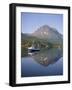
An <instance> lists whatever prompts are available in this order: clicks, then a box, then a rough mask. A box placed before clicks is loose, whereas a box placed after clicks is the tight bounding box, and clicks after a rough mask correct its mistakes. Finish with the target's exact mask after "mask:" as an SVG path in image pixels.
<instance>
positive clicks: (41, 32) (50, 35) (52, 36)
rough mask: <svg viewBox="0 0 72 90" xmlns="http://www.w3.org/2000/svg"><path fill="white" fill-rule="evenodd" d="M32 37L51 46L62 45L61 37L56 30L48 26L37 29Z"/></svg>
mask: <svg viewBox="0 0 72 90" xmlns="http://www.w3.org/2000/svg"><path fill="white" fill-rule="evenodd" d="M32 36H34V37H37V38H39V39H43V40H47V41H48V42H50V43H52V44H62V42H63V36H62V35H61V34H60V33H59V32H58V31H57V30H56V29H54V28H52V27H50V26H48V25H43V26H41V27H40V28H38V29H37V30H36V31H35V32H34V33H32Z"/></svg>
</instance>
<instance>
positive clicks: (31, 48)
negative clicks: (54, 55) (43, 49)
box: [28, 42, 40, 52]
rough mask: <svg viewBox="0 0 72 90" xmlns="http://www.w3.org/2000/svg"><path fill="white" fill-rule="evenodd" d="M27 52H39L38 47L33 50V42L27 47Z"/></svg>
mask: <svg viewBox="0 0 72 90" xmlns="http://www.w3.org/2000/svg"><path fill="white" fill-rule="evenodd" d="M28 51H29V52H35V51H40V49H39V48H38V47H37V48H35V46H34V42H33V44H32V46H31V47H28Z"/></svg>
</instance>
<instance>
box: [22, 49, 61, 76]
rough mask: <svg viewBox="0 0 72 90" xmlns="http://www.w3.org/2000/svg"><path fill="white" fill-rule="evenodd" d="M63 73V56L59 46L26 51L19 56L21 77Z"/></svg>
mask: <svg viewBox="0 0 72 90" xmlns="http://www.w3.org/2000/svg"><path fill="white" fill-rule="evenodd" d="M55 75H63V58H62V50H61V49H60V48H52V49H46V50H45V49H44V50H40V51H39V52H35V53H28V54H27V55H25V56H23V57H22V58H21V77H33V76H55Z"/></svg>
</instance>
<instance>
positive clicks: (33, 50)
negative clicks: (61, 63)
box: [28, 49, 40, 52]
mask: <svg viewBox="0 0 72 90" xmlns="http://www.w3.org/2000/svg"><path fill="white" fill-rule="evenodd" d="M28 51H29V52H37V51H40V50H39V49H28Z"/></svg>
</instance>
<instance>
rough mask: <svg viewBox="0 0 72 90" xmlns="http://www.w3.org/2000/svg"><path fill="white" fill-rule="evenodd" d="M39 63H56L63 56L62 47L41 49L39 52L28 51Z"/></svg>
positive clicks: (44, 64) (45, 64)
mask: <svg viewBox="0 0 72 90" xmlns="http://www.w3.org/2000/svg"><path fill="white" fill-rule="evenodd" d="M28 54H29V55H30V56H31V57H32V58H33V59H34V60H35V61H36V62H37V63H39V64H41V65H43V66H48V65H50V64H54V63H55V62H57V61H58V60H59V59H60V58H61V57H62V49H61V48H51V49H44V50H40V51H39V52H34V53H28Z"/></svg>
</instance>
